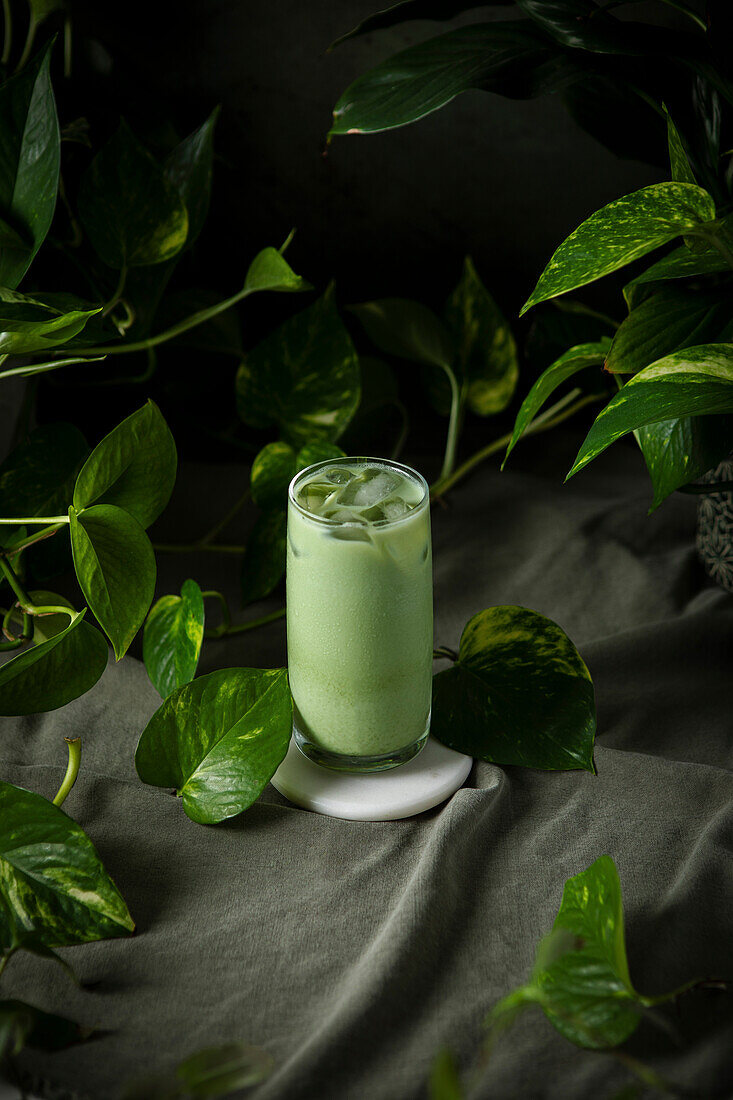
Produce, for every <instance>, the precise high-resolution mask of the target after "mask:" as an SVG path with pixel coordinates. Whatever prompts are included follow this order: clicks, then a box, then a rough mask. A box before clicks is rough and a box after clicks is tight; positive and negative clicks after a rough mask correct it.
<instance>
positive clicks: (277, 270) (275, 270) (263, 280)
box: [244, 247, 313, 293]
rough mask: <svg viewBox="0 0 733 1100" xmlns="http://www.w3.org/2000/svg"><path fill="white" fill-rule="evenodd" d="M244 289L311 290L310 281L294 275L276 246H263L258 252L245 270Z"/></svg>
mask: <svg viewBox="0 0 733 1100" xmlns="http://www.w3.org/2000/svg"><path fill="white" fill-rule="evenodd" d="M244 289H245V290H249V291H251V292H253V291H256V290H275V291H282V292H290V293H292V292H293V291H298V292H300V291H304V290H312V289H313V288H312V286H311V284H310V283H308V282H306V280H305V279H302V278H301V277H300V275H296V274H295V272H294V271H293V269H292V267H291V266H290V264H289V263H288V261H287V260H286V259H285V257H284V256H283V255H282V253H280V252H278V250H277V249H276V248H272V247H268V248H263V249H262V251H261V252H258V253H257V255H256V256H255V258H254V260H253V261H252V263H251V264H250V265H249V270H248V271H247V278H246V279H245V281H244Z"/></svg>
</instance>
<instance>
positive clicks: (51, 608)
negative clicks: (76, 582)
mask: <svg viewBox="0 0 733 1100" xmlns="http://www.w3.org/2000/svg"><path fill="white" fill-rule="evenodd" d="M0 571H2V573H3V574H4V576H5V579H6V580H7V582H8V584H9V585H10V587H11V588H12V590H13V592H14V593H15V595H16V596H17V597H18V607H19V608H20V610H21V611H22V612H25V613H26V614H27V615H68V616H69V619H75V618H76V616H77V612H76V611H75V610H74V608H73V607H65V606H64V605H63V604H35V603H33V600H32V599H31V598H30V596H29V595H28V593H27V592H26V590H25V589H24V588H23V585H22V584H21V583H20V580H19V579H18V576H17V574H16V572H15V570H14V569H13V567H12V565H11V564H10V562H9V561H8V559H7V558H6V557H4V556H3V555H0ZM24 629H25V627H24Z"/></svg>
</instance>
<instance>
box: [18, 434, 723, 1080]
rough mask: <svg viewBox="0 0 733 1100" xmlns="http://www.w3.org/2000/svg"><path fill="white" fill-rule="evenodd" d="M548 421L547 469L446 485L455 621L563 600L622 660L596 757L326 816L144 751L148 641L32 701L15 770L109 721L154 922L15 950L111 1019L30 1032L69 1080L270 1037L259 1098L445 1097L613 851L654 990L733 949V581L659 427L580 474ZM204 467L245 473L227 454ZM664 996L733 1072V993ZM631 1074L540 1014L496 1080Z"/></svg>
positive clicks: (655, 1036) (99, 744)
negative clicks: (664, 488)
mask: <svg viewBox="0 0 733 1100" xmlns="http://www.w3.org/2000/svg"><path fill="white" fill-rule="evenodd" d="M533 446H534V451H531V450H528V452H527V453H528V455H529V457H530V458H531V460H532V463H534V469H535V471H538V472H535V473H522V472H508V473H505V474H503V475H501V476H500V475H498V474H497V473H496V472H492V471H490V470H483V471H479V472H478V473H477V474H476V476H475V477H473V478H472V479H471V481H470V482H469V483H465V484H462V485H461V486H459V487H457V488H456V490H455V491H454V493H452V494H451V497H450V498H449V502H448V506H447V508H445V509H442V508H440V507H437V508H436V509H435V511H434V547H435V569H436V612H437V614H436V637H437V640H438V641H439V642H441V643H443V644H449V645H456V644H457V642H458V638H459V635H460V631H461V628H462V626H463V624H464V623H465V621H466V620H467V618H468V617H469V616H470V615H471V614H473V613H474V612H476V611H477V610H480V609H481V608H483V607H487V606H490V605H492V604H499V603H521V604H524V605H525V606H530V607H534V608H536V609H537V610H539V611H541V612H543V613H544V614H547V615H550V616H551V617H553V618H555V619H556V620H557V621H558V622H559V623H560V624H561V625H562V626H563V627H564V628H565V629H566V630H567V631H568V632H569V633H570V635H571V636H572V637H573V639H574V640H575V641H576V643H577V644H578V645H579V647H580V649H581V652H582V654H583V656H584V658H585V659H586V661H587V663H588V665H589V667H590V669H591V672H592V674H593V677H594V680H595V684H596V690H597V701H598V716H599V735H598V743H597V752H596V759H597V764H598V773H599V774H598V776H597V777H593V776H590V775H587V774H581V773H563V774H545V773H540V772H535V771H530V770H522V769H518V768H507V769H502V770H499V771H497V770H496V769H494V768H492V767H490V766H489V765H485V764H478V765H476V766H475V767H474V769H473V771H472V773H471V776H470V778H469V780H468V782H467V784H466V786H465V787H464V788H463V789H462V790H460V791H459V792H458V793H457V794H455V795H454V796H453V798H452V799H450V801H449V802H448V803H447V804H446V805H444V806H443V807H439V808H436V809H435V810H432V811H429V812H428V813H425V814H421V815H420V816H418V817H415V818H413V819H410V820H406V821H401V822H386V823H369V822H350V821H337V820H332V819H329V818H325V817H321V816H318V815H316V814H313V813H308V812H306V811H303V810H300V809H296V808H295V807H293V806H291V805H289V804H288V803H287V802H286V801H285V800H284V799H283V798H281V796H279V795H278V794H277V793H276V792H275V791H274V790H273V789H272V788H268V790H267V791H266V792H265V794H264V796H263V797H262V798H261V799H260V801H259V802H258V803H257V804H256V805H255V806H253V807H252V808H251V810H249V811H248V812H247V813H246V814H244V815H242V816H241V817H239V818H237V819H235V820H232V821H230V822H228V823H225V824H222V825H220V826H214V827H202V826H200V825H196V824H194V823H193V822H191V821H189V820H188V818H186V816H185V815H184V814H183V812H182V810H181V807H180V805H179V804H178V802H177V800H176V799H175V798H174V797H173V796H172V795H171V794H170V793H169V792H166V791H163V790H158V789H156V788H151V787H146V786H144V785H143V784H142V783H140V782H139V781H138V779H137V777H136V775H135V772H134V767H133V761H132V756H133V751H134V747H135V743H136V740H137V737H138V735H139V733H140V731H141V729H142V728H143V726H144V725H145V722H146V721H147V719H148V718H149V716H150V715H151V714H152V712H153V711H154V710H155V708H156V706H157V704H158V698H157V695H156V693H155V691H154V690H153V688H152V687H151V686H150V684H149V682H148V681H147V678H146V675H145V671H144V669H143V667H142V665H140V664H138V663H137V662H136V661H135V660H133V659H126V660H125V661H124V662H122V663H121V664H119V665H114V664H112V663H110V666H109V668H108V670H107V673H106V674H105V676H104V677H103V678H102V680H101V681H100V683H99V684H98V685H97V686H96V687H95V688H94V690H93V691H92V692H91V693H90V694H89V695H87V696H85V697H84V698H83V699H80V700H77V701H76V702H74V703H72V704H70V705H69V706H67V707H65V708H64V709H63V710H61V711H59V712H56V713H54V714H49V715H41V716H35V717H31V718H22V719H12V720H6V721H5V723H4V729H3V738H2V745H1V747H0V775H2V777H3V778H5V779H8V780H10V781H12V782H14V783H18V784H21V785H23V786H25V787H28V788H31V789H33V790H36V791H40V792H43V793H45V794H51V793H52V792H53V790H54V789H55V788H56V786H57V784H58V782H59V780H60V778H61V775H62V773H63V764H64V759H63V758H64V748H63V741H62V738H63V736H64V735H71V734H81V735H82V737H83V740H84V761H83V768H82V774H81V777H80V779H79V781H78V783H77V785H76V787H75V789H74V791H73V792H72V794H71V796H70V797H69V799H68V801H67V803H66V806H65V809H67V810H68V812H69V813H70V814H71V815H72V816H73V817H74V818H76V820H77V821H79V823H80V824H81V825H82V826H83V827H84V828H85V829H86V830H87V832H88V833H89V835H90V836H91V837H92V838H93V840H94V842H95V844H96V845H97V847H98V849H99V851H100V853H101V855H102V857H103V859H104V861H105V864H106V866H107V868H108V869H109V871H110V873H111V874H112V875H113V877H114V878H115V880H116V882H117V883H118V885H119V887H120V889H121V890H122V892H123V894H124V896H125V898H126V900H127V902H128V904H129V907H130V910H131V912H132V914H133V916H134V918H135V920H136V922H137V928H138V931H137V935H136V936H135V937H133V938H131V939H129V940H113V941H108V942H105V943H98V944H91V945H87V946H83V947H78V948H73V949H69V950H68V951H67V952H65V954H66V956H67V957H68V958H69V960H70V961H71V962H72V963H73V965H74V966H75V968H76V970H77V972H78V973H79V975H80V977H81V979H82V981H83V982H84V983H85V984H88V986H89V987H88V988H86V989H82V990H77V989H75V988H74V987H73V986H72V985H71V984H70V983H69V981H68V979H67V978H66V977H65V976H64V975H63V974H62V973H61V972H60V971H57V969H56V968H53V967H51V966H50V965H48V964H46V963H43V962H41V961H39V960H35V959H27V960H26V959H18V960H14V962H13V964H12V965H11V967H9V969H8V971H7V985H6V981H5V979H4V980H3V986H4V995H6V996H8V995H14V996H22V997H25V998H26V999H28V1000H30V1001H32V1002H34V1003H36V1004H39V1005H41V1006H43V1007H45V1008H47V1009H49V1010H53V1011H60V1012H64V1013H67V1014H69V1015H71V1016H73V1017H75V1018H77V1019H79V1020H81V1021H83V1022H85V1023H89V1024H96V1025H98V1027H100V1028H101V1029H102V1032H103V1034H102V1036H101V1037H100V1038H98V1039H96V1040H95V1041H94V1042H92V1043H89V1044H88V1045H86V1046H81V1047H77V1048H73V1049H70V1050H68V1051H65V1052H61V1053H58V1054H54V1055H48V1056H46V1055H40V1054H36V1053H32V1052H27V1053H26V1054H25V1055H24V1056H23V1057H22V1060H21V1064H22V1066H23V1069H24V1070H25V1071H26V1072H27V1074H28V1076H29V1080H30V1081H31V1082H32V1083H33V1085H34V1087H35V1088H36V1089H37V1090H38V1091H39V1094H40V1095H41V1096H44V1097H49V1098H51V1097H53V1098H54V1100H57V1098H61V1097H67V1096H72V1097H74V1098H84V1100H87V1098H88V1100H114V1098H115V1097H116V1096H118V1095H119V1092H120V1090H121V1087H122V1084H123V1082H125V1081H127V1080H129V1079H130V1078H132V1077H134V1076H136V1075H140V1074H144V1073H146V1072H151V1071H157V1070H160V1069H162V1068H164V1067H166V1066H170V1065H174V1064H175V1063H176V1062H178V1061H179V1060H181V1059H182V1058H183V1057H185V1056H186V1055H188V1054H190V1053H192V1052H193V1051H195V1050H198V1049H200V1048H202V1047H205V1046H209V1045H214V1044H217V1043H221V1042H224V1041H228V1040H235V1039H244V1040H247V1041H250V1042H252V1043H255V1044H258V1045H261V1046H263V1047H265V1048H266V1049H267V1050H268V1051H270V1052H271V1053H272V1055H273V1056H274V1058H275V1061H276V1067H277V1068H276V1070H275V1073H274V1074H273V1076H272V1077H271V1078H270V1080H269V1081H268V1082H267V1083H266V1084H265V1085H264V1086H262V1087H260V1088H259V1089H258V1090H256V1092H255V1095H256V1097H257V1100H312V1098H328V1100H331V1098H335V1100H342V1098H343V1100H362V1098H364V1100H366V1098H369V1100H375V1098H377V1100H412V1098H419V1097H420V1098H423V1097H426V1096H427V1084H426V1082H427V1077H428V1073H429V1066H430V1063H431V1060H432V1058H433V1056H434V1055H435V1053H436V1051H437V1050H439V1049H440V1048H441V1047H443V1046H445V1045H448V1046H450V1047H451V1048H452V1049H453V1050H454V1051H455V1052H456V1054H457V1056H458V1059H459V1062H460V1064H461V1066H462V1067H463V1068H468V1067H469V1066H470V1064H471V1061H472V1058H473V1055H474V1054H475V1052H476V1050H477V1047H478V1044H479V1042H480V1039H481V1034H482V1031H481V1021H482V1018H483V1017H484V1015H485V1013H486V1012H487V1010H488V1009H489V1008H490V1007H491V1005H492V1004H493V1003H495V1002H496V1001H497V1000H498V999H499V998H500V997H501V996H503V995H504V994H505V993H507V992H509V991H510V990H511V989H512V988H513V987H515V986H516V985H518V984H519V983H520V982H522V980H524V979H525V977H526V976H527V974H528V972H529V969H530V967H531V963H532V958H533V954H534V948H535V945H536V942H537V940H538V939H539V938H540V937H541V936H542V935H543V934H544V933H545V932H546V931H548V930H549V928H550V926H551V924H552V921H553V919H554V916H555V913H556V911H557V908H558V905H559V902H560V897H561V893H562V886H563V882H564V880H565V879H566V878H567V877H568V876H570V875H573V874H576V873H577V872H578V871H580V870H582V869H584V868H585V867H587V866H588V865H589V864H590V863H591V862H592V861H593V860H594V859H596V858H597V857H598V856H599V855H601V854H602V853H609V854H610V855H612V856H613V857H614V859H615V860H616V863H617V865H618V868H619V872H620V875H621V880H622V884H623V889H624V898H625V908H626V915H627V941H628V949H629V958H630V967H631V974H632V978H633V980H634V981H635V984H636V985H637V988H639V989H641V990H642V991H644V992H648V993H655V992H661V991H663V990H666V989H670V988H672V987H674V986H676V985H678V984H680V983H682V982H684V981H685V980H686V979H688V978H690V977H711V976H718V977H721V976H722V977H733V936H731V901H732V900H733V857H732V855H731V849H732V847H733V825H732V818H731V810H732V809H733V775H731V765H732V764H733V738H732V737H731V720H730V709H731V708H730V687H731V677H730V669H731V655H732V653H731V651H732V646H731V632H732V631H733V599H731V597H730V596H729V595H727V594H726V593H724V592H722V590H716V589H715V588H713V587H712V586H711V585H710V583H709V582H708V581H706V579H705V577H704V574H703V571H702V568H701V567H700V565H699V563H698V562H697V559H696V557H695V553H694V546H693V540H694V519H695V517H694V502H693V501H691V500H690V499H689V498H683V497H681V496H679V495H678V496H676V497H675V498H674V499H672V500H670V501H669V502H668V503H667V504H666V505H665V506H664V507H663V508H662V509H661V510H660V511H659V512H658V513H656V514H655V515H654V516H652V517H650V518H647V517H646V514H645V513H646V508H647V506H648V501H649V493H648V487H647V483H646V480H645V478H644V476H643V473H642V471H641V470H640V464H639V461H638V456H637V455H636V454H635V453H634V452H633V451H632V450H631V449H629V450H628V451H624V450H620V451H619V452H618V454H617V455H616V456H613V457H612V458H606V459H604V460H602V461H601V462H599V463H598V464H597V469H595V470H593V469H591V470H589V471H588V472H587V473H586V474H583V475H581V476H580V477H579V478H577V479H576V480H575V481H573V482H571V483H570V484H568V485H567V486H562V484H561V483H560V479H559V478H557V477H556V476H555V477H554V478H551V477H550V476H549V475H548V474H546V473H545V472H544V471H543V467H542V454H543V451H542V449H541V448H540V447H539V444H538V443H537V442H535V444H534V445H533ZM569 451H570V448H568V454H569ZM532 463H528V465H531V464H532ZM188 476H189V484H190V483H191V479H193V480H196V479H198V483H199V484H201V483H202V482H205V481H206V478H207V476H208V477H211V478H213V477H214V476H215V477H216V479H217V482H221V474H220V472H218V473H216V475H214V474H213V472H212V471H207V470H206V469H205V468H200V469H199V470H195V471H189V475H188ZM236 492H237V489H236V487H234V486H233V485H230V486H229V493H228V496H230V497H232V496H236ZM218 495H219V498H220V500H219V503H220V504H221V497H222V496H223V495H224V494H223V493H219V494H218ZM179 499H182V498H179ZM224 507H225V503H224ZM222 510H223V508H222ZM175 513H176V505H175V504H174V507H173V514H174V518H175ZM212 514H213V515H215V509H212ZM205 526H206V523H205V519H204V518H200V527H201V528H204V527H205ZM194 533H195V532H194ZM166 568H167V570H168V572H167V575H166V577H165V578H164V581H163V585H162V587H161V589H160V590H161V591H173V590H174V589H175V585H176V584H177V583H178V582H179V581H180V579H182V578H183V577H184V576H185V575H188V574H189V573H193V575H195V576H197V578H198V579H199V580H201V582H202V583H206V584H207V585H209V584H213V583H214V578H213V576H212V569H213V568H216V569H218V568H219V564H218V563H217V564H216V566H212V562H211V560H208V561H205V560H204V559H201V560H200V562H197V563H196V565H195V566H194V567H193V568H192V566H191V563H190V561H189V562H186V563H183V562H181V561H179V560H175V561H172V562H171V563H170V564H169V565H168V566H167V567H166ZM226 568H228V566H226V565H225V567H224V569H223V571H222V573H221V577H220V583H221V584H229V583H231V581H232V578H231V577H229V576H228V575H227V574H226ZM284 633H285V632H284V625H283V623H281V622H279V623H275V624H274V625H272V626H271V627H268V628H267V629H266V630H264V631H261V632H257V633H253V634H251V635H242V636H240V637H238V638H236V639H232V640H231V642H229V643H226V645H225V644H224V643H222V642H216V643H212V644H210V645H207V648H206V652H205V655H204V661H203V664H202V671H208V670H209V669H211V668H214V667H223V666H226V665H234V664H252V665H271V664H280V663H282V662H283V661H284ZM660 1021H661V1022H663V1023H665V1028H655V1027H653V1026H652V1025H651V1024H648V1023H646V1022H645V1023H644V1024H642V1027H641V1028H640V1030H639V1032H638V1033H637V1035H636V1036H635V1037H634V1038H633V1039H632V1041H631V1043H630V1044H629V1046H628V1049H629V1050H630V1051H631V1052H633V1053H635V1054H637V1055H638V1056H640V1057H643V1058H645V1059H648V1060H649V1061H651V1062H652V1063H653V1065H654V1066H655V1068H656V1069H657V1070H658V1071H659V1072H661V1073H663V1074H666V1075H668V1076H669V1077H670V1078H671V1079H672V1080H674V1081H675V1082H676V1083H678V1084H680V1085H682V1086H683V1087H684V1088H686V1089H687V1090H689V1091H690V1093H691V1094H692V1095H697V1096H704V1097H720V1098H724V1097H730V1096H731V1095H733V1056H732V1055H731V1045H732V1040H733V996H731V995H729V996H726V995H718V996H713V995H711V994H702V993H696V994H692V995H690V996H689V997H688V998H687V1001H686V1003H683V1004H682V1006H681V1012H680V1014H679V1016H675V1015H673V1014H671V1013H667V1012H662V1013H660ZM670 1028H671V1030H672V1032H673V1034H671V1033H670ZM629 1079H630V1078H629V1075H628V1071H627V1070H626V1069H625V1068H624V1067H623V1066H621V1065H620V1064H618V1062H617V1061H616V1060H614V1059H613V1058H612V1057H611V1056H609V1055H607V1054H597V1053H589V1052H584V1051H579V1050H577V1049H576V1048H574V1047H573V1046H572V1045H571V1044H569V1043H568V1042H566V1041H565V1040H564V1039H563V1038H562V1037H561V1036H560V1035H559V1034H558V1033H557V1032H555V1031H554V1029H553V1028H552V1027H551V1026H550V1025H549V1024H548V1023H547V1021H546V1020H545V1019H544V1017H543V1016H542V1015H541V1013H539V1012H536V1013H535V1012H530V1013H528V1014H527V1015H526V1016H525V1017H524V1018H522V1019H521V1020H520V1022H519V1023H518V1024H517V1025H516V1026H515V1027H514V1028H513V1029H512V1030H510V1031H509V1032H508V1033H507V1034H506V1035H504V1036H502V1038H501V1039H500V1041H499V1043H498V1045H497V1047H496V1049H495V1052H494V1054H493V1056H492V1058H491V1061H490V1063H489V1064H488V1066H487V1067H486V1069H485V1071H484V1072H483V1074H482V1075H481V1077H480V1079H479V1081H478V1082H477V1084H476V1085H475V1087H474V1088H473V1090H472V1091H471V1093H470V1095H471V1096H472V1097H476V1098H478V1097H481V1098H487V1100H488V1098H490V1097H492V1098H500V1100H505V1098H513V1097H522V1098H535V1097H536V1098H547V1100H575V1098H584V1097H591V1096H592V1097H594V1098H595V1097H598V1098H600V1100H602V1098H604V1097H611V1096H612V1095H613V1094H614V1093H615V1092H616V1091H617V1090H618V1089H619V1088H621V1087H622V1086H623V1085H624V1084H625V1083H627V1082H628V1081H629Z"/></svg>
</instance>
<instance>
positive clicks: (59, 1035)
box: [0, 1001, 92, 1063]
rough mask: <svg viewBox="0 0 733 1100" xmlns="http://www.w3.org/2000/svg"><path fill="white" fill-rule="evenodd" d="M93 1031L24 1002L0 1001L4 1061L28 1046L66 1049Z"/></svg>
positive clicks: (0, 1041) (0, 1057)
mask: <svg viewBox="0 0 733 1100" xmlns="http://www.w3.org/2000/svg"><path fill="white" fill-rule="evenodd" d="M91 1033H92V1029H91V1028H87V1027H82V1025H81V1024H77V1023H75V1021H74V1020H67V1019H66V1017H65V1016H56V1015H54V1014H52V1013H50V1012H43V1011H42V1010H41V1009H40V1008H36V1007H35V1005H29V1004H25V1002H24V1001H0V1063H2V1061H3V1059H4V1058H6V1057H12V1056H13V1055H15V1054H20V1052H21V1050H22V1049H23V1048H24V1047H31V1048H32V1049H33V1050H63V1049H64V1048H65V1047H70V1046H72V1045H73V1044H74V1043H81V1042H83V1041H84V1040H85V1039H88V1038H89V1036H90V1035H91Z"/></svg>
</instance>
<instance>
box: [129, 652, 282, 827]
mask: <svg viewBox="0 0 733 1100" xmlns="http://www.w3.org/2000/svg"><path fill="white" fill-rule="evenodd" d="M291 725H292V706H291V700H290V690H289V688H288V681H287V675H286V673H285V670H284V669H256V668H228V669H222V670H220V671H219V672H210V673H209V674H208V675H207V676H200V677H199V678H198V679H196V680H194V681H193V682H192V683H190V684H186V685H185V686H184V687H182V688H179V689H178V690H177V691H174V692H173V694H172V695H170V696H169V697H168V698H167V699H166V700H165V702H164V703H163V705H162V706H161V707H160V708H159V709H158V710H157V711H156V712H155V714H154V715H153V717H152V718H151V719H150V721H149V722H148V724H147V726H146V727H145V729H144V730H143V733H142V735H141V737H140V741H139V742H138V746H137V752H136V753H135V767H136V768H137V773H138V775H139V776H140V778H141V779H142V781H143V782H144V783H152V784H153V786H156V787H175V788H176V790H177V792H178V794H179V795H180V796H181V799H182V801H183V808H184V810H185V811H186V813H187V814H188V816H189V817H190V818H191V819H192V821H198V822H200V823H201V824H213V823H214V822H217V821H223V820H224V819H225V818H227V817H233V816H234V815H235V814H239V813H241V812H242V810H246V809H247V807H248V806H251V804H252V803H253V802H254V801H255V799H256V798H257V797H258V796H259V795H260V793H261V792H262V790H264V788H265V786H266V784H267V783H268V782H269V780H270V777H271V776H272V775H273V774H274V772H275V770H276V768H277V767H278V765H279V764H280V762H281V761H282V759H283V758H284V756H285V753H286V752H287V748H288V743H289V740H290V732H291Z"/></svg>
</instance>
